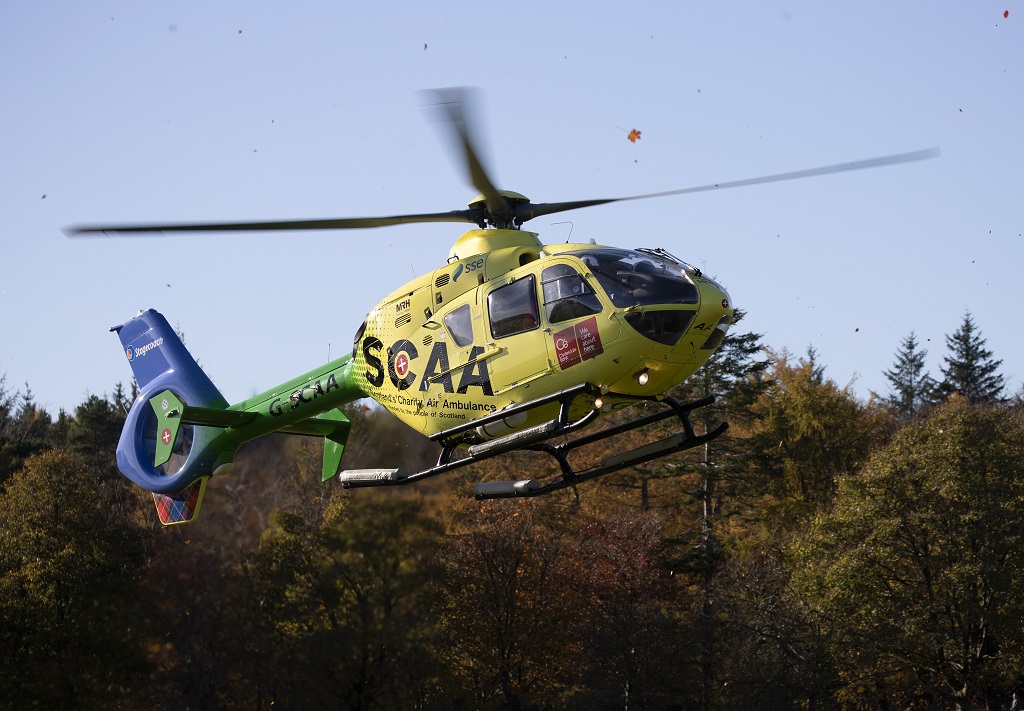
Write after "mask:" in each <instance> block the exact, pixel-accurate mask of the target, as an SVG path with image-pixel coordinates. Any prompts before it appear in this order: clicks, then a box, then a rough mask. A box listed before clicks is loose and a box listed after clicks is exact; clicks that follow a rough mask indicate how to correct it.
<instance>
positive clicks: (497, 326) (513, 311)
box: [487, 274, 540, 338]
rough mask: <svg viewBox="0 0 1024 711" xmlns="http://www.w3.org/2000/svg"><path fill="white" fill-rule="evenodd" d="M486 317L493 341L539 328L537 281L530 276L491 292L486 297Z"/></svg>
mask: <svg viewBox="0 0 1024 711" xmlns="http://www.w3.org/2000/svg"><path fill="white" fill-rule="evenodd" d="M487 314H488V317H489V318H490V320H491V335H492V336H493V337H494V338H503V337H505V336H512V335H515V334H517V333H523V332H525V331H532V330H533V329H535V328H537V327H539V326H540V311H539V309H538V308H537V286H536V278H535V277H534V276H533V275H532V274H531V275H529V276H526V277H524V278H522V279H518V280H517V281H514V282H512V283H511V284H507V285H505V286H502V287H499V288H497V289H495V290H494V291H492V292H491V293H490V294H488V295H487Z"/></svg>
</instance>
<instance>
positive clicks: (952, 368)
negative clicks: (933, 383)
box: [939, 311, 1006, 404]
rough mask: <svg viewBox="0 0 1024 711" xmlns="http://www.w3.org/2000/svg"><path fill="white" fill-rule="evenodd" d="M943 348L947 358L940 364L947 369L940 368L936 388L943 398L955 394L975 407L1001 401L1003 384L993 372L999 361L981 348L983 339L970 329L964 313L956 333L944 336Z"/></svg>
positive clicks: (1001, 377) (966, 314)
mask: <svg viewBox="0 0 1024 711" xmlns="http://www.w3.org/2000/svg"><path fill="white" fill-rule="evenodd" d="M946 346H947V347H948V348H949V355H948V356H946V357H945V358H944V359H943V360H945V362H946V365H947V366H948V367H946V368H940V370H941V371H942V375H943V376H944V377H943V380H942V383H941V385H940V386H939V388H940V392H941V393H942V394H943V395H944V396H946V397H949V396H950V395H952V394H954V393H959V394H960V395H961V396H962V397H965V398H967V400H969V401H970V402H975V403H989V404H992V403H1001V402H1004V401H1005V398H1004V397H1003V389H1004V388H1005V387H1006V381H1005V379H1004V378H1003V376H1002V375H1001V374H1000V373H998V372H997V371H998V369H999V366H1000V365H1002V364H1003V361H1002V360H993V359H992V351H990V350H988V349H986V348H985V339H984V338H982V337H981V331H979V330H978V329H977V327H976V326H975V325H974V319H972V318H971V312H970V311H967V312H965V313H964V320H963V323H962V324H960V329H959V330H958V331H957V332H956V333H954V334H953V335H952V336H946Z"/></svg>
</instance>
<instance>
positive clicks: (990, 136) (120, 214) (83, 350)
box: [0, 0, 1024, 413]
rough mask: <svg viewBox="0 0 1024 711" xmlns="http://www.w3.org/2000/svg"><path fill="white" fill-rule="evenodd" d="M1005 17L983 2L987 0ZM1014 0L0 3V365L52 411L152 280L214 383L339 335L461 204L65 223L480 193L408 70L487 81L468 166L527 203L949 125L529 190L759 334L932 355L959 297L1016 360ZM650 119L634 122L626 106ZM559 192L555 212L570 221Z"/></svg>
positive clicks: (111, 350) (89, 375)
mask: <svg viewBox="0 0 1024 711" xmlns="http://www.w3.org/2000/svg"><path fill="white" fill-rule="evenodd" d="M1006 11H1008V12H1009V16H1008V17H1005V18H1004V16H1003V15H1004V12H1006ZM1022 22H1024V8H1020V7H1019V4H1017V3H1010V2H1006V1H1001V2H1000V3H995V2H987V1H982V2H909V1H908V2H901V3H889V2H873V1H867V2H858V3H820V2H784V3H776V2H764V1H758V2H747V1H744V0H741V1H738V2H731V3H693V2H668V1H666V2H635V1H634V2H629V3H621V2H615V3H612V2H602V1H595V2H588V3H551V2H544V3H542V2H533V1H532V0H527V1H525V2H519V3H513V4H495V3H478V2H472V3H471V2H443V3H422V2H379V3H358V4H357V3H351V2H301V1H300V2H293V3H287V4H286V3H270V2H252V1H247V2H240V1H239V2H233V1H219V2H216V3H210V2H174V3H171V2H150V3H139V2H107V1H104V0H92V1H90V2H88V3H81V2H47V3H43V2H30V1H28V0H8V1H7V2H4V3H3V4H2V5H0V97H2V99H0V101H2V107H3V108H2V111H0V126H2V128H3V130H2V132H0V215H2V222H0V264H3V276H2V279H0V325H2V328H0V374H6V377H7V387H8V388H9V389H14V388H17V389H22V390H24V383H25V382H28V384H29V386H30V387H31V389H32V391H33V393H34V395H35V397H36V400H37V402H38V403H39V404H41V405H43V406H45V407H46V408H47V409H48V410H50V411H51V412H52V413H56V411H57V410H59V409H60V408H62V407H63V408H67V409H71V408H73V407H74V406H75V405H77V404H78V403H80V402H81V401H82V400H83V399H84V398H85V397H86V396H87V395H88V394H89V393H95V394H104V393H109V392H111V391H112V389H113V387H114V385H115V383H117V382H119V381H121V382H125V383H127V382H128V381H129V379H130V376H131V373H130V370H129V367H128V364H127V363H126V362H125V360H124V357H123V354H122V353H121V349H120V346H119V344H118V341H117V338H116V337H115V336H114V335H113V334H110V333H108V331H107V329H108V327H110V326H112V325H114V324H118V323H121V322H123V321H125V320H127V319H128V318H130V317H131V316H132V315H134V314H135V313H136V312H137V311H138V310H139V309H143V308H150V307H152V308H156V309H157V310H159V311H161V312H162V313H164V315H165V316H167V318H168V319H169V320H170V322H171V323H172V324H177V325H178V326H179V327H180V329H181V330H182V331H184V333H185V336H186V342H187V344H188V346H189V348H190V349H191V350H192V352H193V354H194V355H195V356H196V357H197V358H198V360H199V361H200V363H202V365H203V366H204V368H205V369H206V370H207V371H208V373H209V374H210V376H211V377H212V378H213V379H214V381H215V382H216V383H217V384H218V385H219V386H220V388H221V390H222V392H223V393H224V395H225V396H226V397H227V399H228V400H230V401H232V402H234V401H238V400H241V399H243V398H246V397H249V396H250V395H252V394H255V393H257V392H262V391H263V390H265V389H268V388H270V387H272V386H274V385H276V384H278V383H281V382H284V381H285V380H287V379H289V378H291V377H293V376H295V375H299V374H301V373H304V372H306V371H308V370H310V369H312V368H314V367H316V366H317V365H319V364H321V363H322V362H324V361H326V360H327V358H328V357H329V356H330V357H337V356H338V355H339V354H340V353H342V352H344V351H347V350H348V349H350V348H351V339H352V335H353V333H354V331H355V329H356V327H357V326H358V325H359V323H360V322H361V320H362V318H363V316H364V314H365V313H366V312H367V311H368V310H369V309H370V308H371V307H372V306H373V305H374V304H375V303H376V302H377V301H378V300H379V299H380V298H381V297H383V296H384V295H385V294H386V293H388V292H390V291H391V290H392V289H394V288H397V287H398V286H400V285H401V284H403V283H404V282H406V281H408V280H409V279H410V278H411V277H413V276H414V275H418V274H423V273H425V272H427V271H429V270H431V269H433V268H435V267H437V266H439V265H440V264H442V263H443V262H444V260H445V258H446V256H447V253H448V249H449V248H450V246H451V244H452V243H453V242H454V241H455V239H457V238H458V236H459V235H460V234H461V231H462V230H461V228H460V226H459V225H419V226H399V227H392V228H384V229H378V230H366V231H347V232H335V233H330V232H310V233H303V234H261V235H254V234H244V235H236V236H218V235H209V234H203V235H192V236H176V237H163V238H142V239H139V238H136V239H92V240H69V239H67V238H65V237H64V236H63V234H62V233H61V228H62V227H64V226H67V225H70V224H74V223H85V222H114V223H118V222H133V221H141V222H151V221H208V220H256V219H276V218H281V219H284V218H316V217H348V216H353V217H355V216H372V215H388V214H401V213H413V212H436V211H446V210H454V209H460V208H462V207H464V206H465V204H466V203H467V202H468V201H469V200H470V199H471V198H473V197H474V195H475V191H474V190H473V189H472V188H470V187H469V186H468V185H466V184H465V181H464V179H463V175H462V173H461V171H460V170H459V168H458V165H457V163H456V161H455V160H454V159H453V158H452V157H451V156H449V155H448V154H447V152H448V144H447V143H445V142H444V141H443V140H441V136H440V132H439V131H438V127H437V126H434V125H432V123H431V120H430V116H429V114H428V112H426V111H424V109H423V106H422V104H423V103H424V99H423V98H422V97H421V96H420V95H419V93H418V92H419V91H420V90H422V89H429V88H434V87H445V86H463V85H465V86H475V87H479V88H480V89H481V90H482V92H481V94H482V99H483V101H482V106H481V109H482V110H481V112H480V113H481V118H482V119H484V122H485V129H486V130H485V131H484V132H483V133H484V136H483V137H484V138H485V139H486V140H487V145H488V152H487V156H488V159H489V167H490V169H491V171H492V174H493V177H494V178H495V180H496V182H497V183H498V184H499V186H500V187H502V188H505V189H510V190H515V191H518V192H521V193H524V194H526V195H528V196H530V197H531V199H533V200H534V201H536V202H551V201H562V200H574V199H584V198H604V197H617V196H626V195H634V194H643V193H649V192H658V191H664V190H671V189H675V188H684V187H688V186H691V185H702V184H705V183H710V182H719V181H729V180H736V179H743V178H750V177H756V176H760V175H765V174H771V173H779V172H785V171H791V170H799V169H802V168H811V167H816V166H820V165H828V164H832V163H838V162H842V161H847V160H856V159H862V158H871V157H874V156H879V155H885V154H889V153H899V152H904V151H911V150H916V149H922V148H928V147H931V146H939V147H940V148H941V149H942V157H941V158H940V159H938V160H932V161H926V162H921V163H914V164H912V165H906V166H899V167H895V168H883V169H878V170H870V171H859V172H856V173H848V174H842V175H833V176H828V177H823V178H814V179H809V180H800V181H792V182H787V183H779V184H771V185H761V186H756V187H746V188H739V189H735V190H728V191H719V192H713V193H701V194H696V195H689V196H681V197H674V198H665V199H659V200H646V201H637V202H631V203H621V204H615V205H607V206H601V207H596V208H590V209H587V210H581V211H575V212H570V213H564V214H561V215H555V216H551V217H549V218H539V219H537V220H534V221H533V222H531V223H530V225H529V226H530V227H531V228H532V229H533V230H534V231H537V232H540V233H541V238H542V240H543V241H545V242H550V243H556V242H564V241H565V240H566V239H567V238H568V237H569V231H570V229H571V231H572V238H573V241H587V240H589V239H591V238H593V239H594V240H596V241H597V242H598V243H599V244H607V245H613V246H622V247H638V246H649V247H664V248H665V249H667V250H669V251H670V252H672V253H674V254H676V255H678V256H680V257H682V258H684V259H686V260H687V261H690V262H692V263H694V264H696V265H697V266H700V267H701V268H703V269H704V270H705V271H707V272H708V273H709V274H711V275H713V276H715V277H716V278H717V279H718V280H720V281H721V282H722V283H723V284H724V285H725V286H726V287H727V288H728V289H729V290H730V293H731V295H732V298H733V301H734V302H735V303H736V304H737V305H739V306H740V307H741V308H743V309H745V310H746V311H747V312H748V317H747V319H746V320H745V321H744V322H743V325H742V328H743V329H744V330H753V331H756V332H759V333H762V334H763V335H764V342H765V343H766V344H768V345H771V346H772V347H774V348H783V347H786V348H788V349H789V350H791V351H793V352H794V353H797V354H803V353H804V352H806V349H807V347H808V346H809V345H812V344H813V346H814V347H815V348H816V349H817V351H818V353H819V358H820V362H821V363H823V364H824V365H825V366H826V367H827V370H826V374H827V375H829V376H830V377H832V378H833V379H835V380H836V381H837V382H838V383H840V384H841V385H845V384H846V383H847V382H849V381H851V379H853V378H856V381H855V383H854V386H853V387H854V389H855V390H856V392H857V393H858V395H859V396H860V397H865V398H866V397H867V396H868V394H869V392H870V391H872V390H875V391H879V392H882V393H885V392H886V391H887V388H886V381H885V379H884V376H883V375H882V373H883V371H884V370H885V369H887V368H889V367H891V365H892V363H893V359H894V354H895V352H896V350H897V349H898V347H899V343H900V340H901V338H903V337H904V336H906V335H907V334H908V333H910V331H911V330H914V331H916V333H917V335H918V338H919V340H920V341H921V343H922V345H923V346H924V347H926V348H928V349H929V357H928V366H929V369H930V370H931V372H932V374H933V375H934V376H936V377H941V376H940V374H939V366H940V365H941V363H942V357H943V356H944V355H945V354H946V345H945V336H946V335H947V334H951V333H953V332H954V331H955V330H956V329H957V328H958V326H959V324H960V322H961V320H962V317H963V314H964V312H965V310H968V309H969V310H970V311H971V313H972V314H973V316H974V319H975V322H976V324H977V325H978V327H979V328H980V329H981V332H982V335H983V336H984V337H985V338H986V339H987V340H988V347H989V348H990V349H991V350H993V351H994V353H995V355H996V357H998V358H1002V359H1003V367H1002V372H1003V374H1004V375H1006V376H1007V378H1008V379H1009V381H1010V385H1011V389H1012V390H1013V391H1017V390H1019V389H1020V388H1021V384H1022V381H1024V359H1022V356H1021V353H1022V352H1024V335H1022V328H1021V326H1020V324H1019V311H1020V306H1021V303H1022V298H1021V297H1022V296H1024V286H1022V277H1021V274H1020V272H1021V268H1020V265H1021V263H1022V262H1024V259H1022V257H1024V238H1022V233H1024V200H1022V199H1021V195H1020V190H1021V186H1022V185H1024V133H1022V131H1021V122H1022V120H1024V76H1022V72H1024V35H1022V24H1021V23H1022ZM634 128H635V129H637V130H639V131H640V132H641V139H640V140H639V141H637V142H636V143H635V144H634V143H630V142H629V141H628V140H627V138H626V136H627V134H628V132H629V130H631V129H634ZM565 221H571V225H569V224H559V223H564V222H565Z"/></svg>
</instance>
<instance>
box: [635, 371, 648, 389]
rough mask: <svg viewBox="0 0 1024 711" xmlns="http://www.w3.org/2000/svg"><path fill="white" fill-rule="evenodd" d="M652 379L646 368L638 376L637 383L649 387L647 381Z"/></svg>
mask: <svg viewBox="0 0 1024 711" xmlns="http://www.w3.org/2000/svg"><path fill="white" fill-rule="evenodd" d="M650 379H651V375H650V373H648V372H647V368H644V369H643V370H641V371H640V372H639V373H637V374H636V382H637V384H638V385H640V386H644V385H647V381H648V380H650Z"/></svg>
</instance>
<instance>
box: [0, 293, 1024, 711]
mask: <svg viewBox="0 0 1024 711" xmlns="http://www.w3.org/2000/svg"><path fill="white" fill-rule="evenodd" d="M738 330H740V329H736V328H734V329H733V331H734V333H733V334H732V335H731V336H729V337H728V338H727V339H726V341H725V343H724V344H723V345H722V347H721V348H720V349H719V351H718V353H716V355H715V356H714V358H713V359H712V361H711V362H710V363H709V364H708V366H707V367H705V368H704V369H702V370H701V371H700V372H699V373H698V374H697V375H696V376H695V377H694V378H692V379H691V380H690V381H687V382H686V383H684V384H683V385H681V386H679V388H677V390H676V391H675V392H673V393H672V394H673V396H675V397H677V398H679V399H696V398H700V397H704V396H705V395H708V394H713V395H715V396H716V397H717V398H718V399H717V401H716V403H715V405H714V406H713V407H711V408H706V409H705V410H703V411H701V413H700V414H701V417H702V418H703V419H702V420H701V421H699V422H698V420H697V418H696V417H695V420H694V425H695V426H696V427H697V429H698V430H703V431H707V430H709V429H711V428H714V427H715V426H717V425H718V423H720V422H723V421H728V422H729V423H730V429H729V430H728V432H727V434H726V435H723V436H722V437H721V438H719V439H717V440H714V441H712V442H711V443H709V444H708V446H706V447H704V448H701V449H698V450H691V451H688V452H684V453H680V454H677V455H673V456H672V457H669V458H665V459H662V460H657V461H655V462H650V463H647V464H644V465H641V466H638V467H635V468H633V469H631V470H627V471H624V472H620V473H617V474H613V475H609V476H607V477H604V478H602V479H599V480H596V481H594V482H589V483H587V484H585V485H581V486H579V487H577V488H575V489H571V488H570V489H568V490H566V491H565V492H561V493H558V494H555V495H552V496H549V497H544V498H541V499H536V500H534V499H527V500H513V501H500V502H483V503H480V502H476V501H474V500H473V499H472V495H471V489H472V486H471V483H472V482H474V481H481V480H492V479H507V478H508V473H507V472H508V470H509V469H514V470H516V471H517V472H524V473H526V472H529V473H530V475H536V476H539V477H543V476H544V475H545V473H546V469H545V467H549V466H550V464H549V463H548V462H546V461H545V460H543V459H539V458H538V457H539V455H534V454H533V453H523V452H518V453H513V454H509V455H506V456H503V457H500V458H497V459H493V460H487V461H484V462H480V463H478V464H476V465H473V466H471V467H467V468H466V469H464V470H460V472H459V475H458V476H452V477H449V478H446V479H439V480H433V481H431V482H427V483H425V484H421V485H418V486H416V487H410V488H408V489H403V490H401V491H398V492H394V491H387V490H353V491H345V490H343V489H342V488H341V487H340V486H338V485H336V483H332V482H328V483H326V484H321V482H320V458H321V450H320V447H321V445H320V443H319V442H318V441H317V440H312V439H305V438H301V437H288V436H283V435H274V436H270V437H267V438H264V439H262V440H257V441H255V442H252V443H250V444H249V445H246V446H245V447H244V448H243V449H242V450H240V452H239V454H238V457H237V459H236V466H235V468H234V471H233V472H232V474H231V475H230V476H228V477H222V478H216V479H214V480H213V481H212V482H211V484H210V486H209V489H208V494H207V499H206V502H205V505H204V507H203V514H202V516H201V517H200V518H199V521H198V522H197V523H195V524H192V525H190V526H186V527H173V528H161V527H160V526H159V525H158V524H157V523H156V517H155V516H154V513H153V508H152V499H151V497H150V495H148V494H146V493H145V492H143V491H141V490H140V489H138V488H137V487H135V486H134V485H132V484H130V483H129V482H128V481H127V480H126V479H124V478H123V477H122V476H121V475H120V474H119V473H118V471H117V469H116V464H115V459H114V451H115V448H116V445H117V440H118V437H119V435H120V429H121V426H122V424H123V422H124V420H125V412H124V407H123V405H124V404H125V403H127V402H128V401H129V400H130V398H131V395H130V394H129V392H128V391H129V390H130V386H129V388H124V387H122V386H117V387H115V388H114V391H113V393H112V394H110V395H104V396H96V395H90V396H88V397H87V398H86V399H85V400H84V401H83V402H82V403H81V404H80V405H79V406H78V407H77V408H75V411H74V412H73V413H68V412H64V411H61V412H59V413H57V414H56V415H53V414H51V413H48V412H46V411H45V410H44V409H42V408H40V407H38V406H37V405H36V404H35V402H34V400H33V397H32V394H31V389H30V388H28V386H26V387H25V389H24V391H20V390H12V389H11V388H10V386H9V385H8V383H7V381H6V379H5V378H4V379H0V648H2V649H3V650H4V654H2V655H0V707H3V708H12V709H13V708H24V707H26V706H41V707H47V708H50V707H76V708H104V709H106V708H127V709H134V708H139V707H142V706H148V707H154V708H174V709H177V708H186V707H187V708H192V709H214V708H216V709H233V708H254V707H255V708H263V707H269V706H273V707H274V708H301V709H310V708H346V709H348V708H352V709H355V708H373V709H376V708H382V709H408V708H419V709H433V708H437V709H448V708H481V709H491V708H494V709H497V708H505V709H533V708H538V709H539V708H579V707H588V706H589V707H593V708H624V709H626V708H628V709H633V708H641V709H718V708H737V707H750V708H763V709H789V708H804V709H815V708H844V709H912V708H913V709H954V708H955V709H972V708H979V709H981V708H985V709H1000V708H1009V706H1010V704H1011V703H1012V701H1013V699H1014V694H1015V693H1016V694H1018V698H1019V697H1020V694H1021V693H1022V692H1024V685H1022V674H1024V631H1022V630H1024V624H1022V620H1024V598H1022V597H1021V595H1020V591H1021V590H1022V589H1024V572H1022V571H1024V566H1022V563H1024V561H1022V555H1024V554H1022V552H1021V551H1022V550H1024V526H1022V524H1024V521H1022V514H1021V512H1022V511H1024V471H1022V469H1024V407H1022V405H1024V403H1022V398H1021V395H1020V394H1017V395H1016V396H1011V395H1010V394H1009V393H1007V392H1006V380H1005V378H1004V377H1003V376H1002V374H1001V373H1000V368H1001V361H999V360H996V359H995V358H994V356H993V354H992V352H991V351H989V350H988V349H987V348H986V347H985V346H986V344H985V341H984V339H983V338H982V337H981V334H980V331H979V329H978V328H977V326H976V325H975V323H974V321H973V318H972V317H971V315H970V314H969V313H968V314H965V316H964V320H963V322H962V324H961V326H960V328H959V330H957V331H956V332H955V333H954V335H953V336H950V337H948V338H947V348H948V355H947V357H946V358H945V360H944V366H943V368H942V370H941V374H940V377H934V378H933V377H932V376H931V375H929V374H928V373H927V372H926V370H925V368H924V355H923V354H924V353H926V351H923V350H922V349H921V347H920V343H919V342H918V341H917V339H916V337H915V336H914V334H913V333H911V334H909V335H908V336H907V337H906V338H904V339H903V340H902V342H901V343H900V345H899V349H898V350H897V351H896V353H895V355H894V362H893V367H892V369H891V370H889V371H887V372H886V373H885V375H886V378H887V380H888V381H889V382H890V384H891V388H890V392H889V393H887V394H882V395H877V396H876V395H872V396H871V397H870V398H868V399H867V400H862V399H859V398H858V397H857V396H856V395H855V394H854V392H853V390H852V388H851V387H850V386H849V384H846V385H841V384H838V383H836V382H834V381H833V380H832V379H830V378H829V377H828V376H827V374H826V373H827V369H826V367H825V365H824V364H823V363H821V362H819V359H818V358H817V355H816V353H815V352H814V350H813V349H810V350H809V351H808V352H807V354H806V355H805V356H804V357H797V356H794V355H793V354H791V353H789V352H787V351H784V350H783V351H773V350H771V349H769V348H768V347H767V346H766V345H765V344H764V343H763V342H762V338H761V336H759V335H758V334H752V333H737V332H736V331H738ZM347 414H348V416H349V417H350V418H351V419H352V421H353V433H352V436H351V439H350V445H349V448H348V450H347V451H346V454H345V463H346V466H347V467H351V468H356V467H361V466H373V467H382V466H403V467H408V468H413V467H417V466H426V465H429V464H431V463H432V461H433V459H435V458H436V452H435V451H433V450H431V449H430V448H429V447H428V446H426V445H427V443H426V441H425V440H423V439H422V438H420V437H419V436H418V435H417V434H415V433H413V432H412V431H411V430H409V429H407V428H406V427H405V426H404V425H402V424H400V423H399V422H398V421H397V420H395V419H394V418H393V417H391V416H390V415H389V414H388V413H387V412H386V411H384V410H382V409H379V408H365V407H361V406H359V407H353V408H352V409H351V411H349V412H347ZM610 424H611V423H610ZM599 426H600V425H599ZM660 426H661V425H659V427H660ZM663 434H664V432H661V433H659V432H652V433H650V436H652V437H654V436H662V435H663ZM634 436H635V434H633V433H630V434H628V435H623V436H622V437H634ZM634 445H635V443H634V442H632V441H631V442H624V441H622V440H621V438H608V439H605V440H601V441H599V442H598V443H595V444H594V445H592V446H593V447H594V448H595V450H594V451H593V456H595V457H603V456H607V455H609V454H612V453H615V452H617V451H620V450H621V449H622V448H623V447H626V446H630V447H631V446H634Z"/></svg>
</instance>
